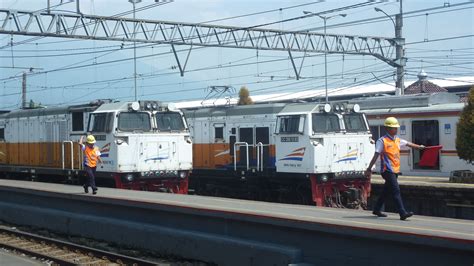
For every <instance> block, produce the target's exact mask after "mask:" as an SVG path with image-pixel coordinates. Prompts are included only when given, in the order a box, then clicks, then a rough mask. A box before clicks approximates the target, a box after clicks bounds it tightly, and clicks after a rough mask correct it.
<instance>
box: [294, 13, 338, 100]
mask: <svg viewBox="0 0 474 266" xmlns="http://www.w3.org/2000/svg"><path fill="white" fill-rule="evenodd" d="M303 14H305V15H313V16H318V17H320V18H321V19H322V20H323V21H324V89H325V95H326V97H325V98H326V103H328V102H329V97H328V59H327V54H328V50H329V49H328V48H329V47H328V46H329V45H328V42H327V40H326V37H327V35H326V20H328V19H330V18H333V17H337V16H341V17H345V16H347V14H337V15H333V16H321V15H319V14H316V13H313V12H311V11H303Z"/></svg>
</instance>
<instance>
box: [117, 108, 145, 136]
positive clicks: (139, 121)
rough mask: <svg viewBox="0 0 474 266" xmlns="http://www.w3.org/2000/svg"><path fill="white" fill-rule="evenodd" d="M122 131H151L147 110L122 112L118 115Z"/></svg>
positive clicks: (119, 126)
mask: <svg viewBox="0 0 474 266" xmlns="http://www.w3.org/2000/svg"><path fill="white" fill-rule="evenodd" d="M118 129H119V130H120V131H143V132H146V131H150V130H151V121H150V115H149V113H147V112H122V113H120V114H119V116H118Z"/></svg>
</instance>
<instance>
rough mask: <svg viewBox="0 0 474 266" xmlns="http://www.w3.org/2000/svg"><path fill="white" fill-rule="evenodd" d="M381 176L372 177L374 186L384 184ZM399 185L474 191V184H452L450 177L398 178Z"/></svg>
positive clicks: (401, 176) (402, 176)
mask: <svg viewBox="0 0 474 266" xmlns="http://www.w3.org/2000/svg"><path fill="white" fill-rule="evenodd" d="M384 182H385V181H384V180H383V178H382V176H381V175H375V174H374V175H372V178H371V183H372V184H383V183H384ZM398 183H399V184H400V185H401V186H403V185H406V186H423V187H438V188H461V189H472V190H473V191H474V184H468V183H450V182H449V177H429V176H404V175H400V176H398Z"/></svg>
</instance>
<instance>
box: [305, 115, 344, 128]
mask: <svg viewBox="0 0 474 266" xmlns="http://www.w3.org/2000/svg"><path fill="white" fill-rule="evenodd" d="M312 122H313V133H326V132H340V131H341V126H340V124H339V117H338V116H337V115H336V114H327V113H321V114H319V113H318V114H313V117H312Z"/></svg>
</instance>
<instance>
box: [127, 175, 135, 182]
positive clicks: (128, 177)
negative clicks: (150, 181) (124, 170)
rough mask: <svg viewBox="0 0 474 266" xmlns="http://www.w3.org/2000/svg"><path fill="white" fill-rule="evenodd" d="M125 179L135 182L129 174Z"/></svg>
mask: <svg viewBox="0 0 474 266" xmlns="http://www.w3.org/2000/svg"><path fill="white" fill-rule="evenodd" d="M125 179H127V181H130V182H131V181H133V174H127V175H126V176H125Z"/></svg>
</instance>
